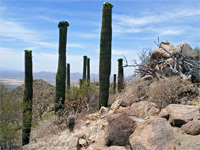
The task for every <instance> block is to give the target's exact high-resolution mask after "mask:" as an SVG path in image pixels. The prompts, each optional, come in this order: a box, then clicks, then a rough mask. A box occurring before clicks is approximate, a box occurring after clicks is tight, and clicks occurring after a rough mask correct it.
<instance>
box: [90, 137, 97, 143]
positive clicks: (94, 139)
mask: <svg viewBox="0 0 200 150" xmlns="http://www.w3.org/2000/svg"><path fill="white" fill-rule="evenodd" d="M88 140H89V141H90V142H91V143H94V142H95V141H96V136H95V135H93V136H90V137H89V138H88Z"/></svg>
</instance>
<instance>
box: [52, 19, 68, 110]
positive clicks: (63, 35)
mask: <svg viewBox="0 0 200 150" xmlns="http://www.w3.org/2000/svg"><path fill="white" fill-rule="evenodd" d="M68 26H69V23H68V22H67V21H61V22H59V24H58V28H59V58H58V70H57V74H56V98H55V113H56V112H58V110H59V109H61V108H62V104H64V103H65V86H66V43H67V27H68Z"/></svg>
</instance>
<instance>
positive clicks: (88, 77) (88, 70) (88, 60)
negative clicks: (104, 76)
mask: <svg viewBox="0 0 200 150" xmlns="http://www.w3.org/2000/svg"><path fill="white" fill-rule="evenodd" d="M87 82H88V84H90V58H87Z"/></svg>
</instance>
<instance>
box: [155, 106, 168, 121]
mask: <svg viewBox="0 0 200 150" xmlns="http://www.w3.org/2000/svg"><path fill="white" fill-rule="evenodd" d="M158 117H161V118H165V119H167V120H168V119H169V113H168V111H167V109H166V108H164V109H162V110H161V112H160V113H159V114H158Z"/></svg>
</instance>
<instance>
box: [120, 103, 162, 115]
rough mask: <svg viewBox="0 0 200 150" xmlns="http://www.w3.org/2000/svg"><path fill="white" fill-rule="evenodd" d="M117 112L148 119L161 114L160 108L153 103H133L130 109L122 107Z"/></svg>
mask: <svg viewBox="0 0 200 150" xmlns="http://www.w3.org/2000/svg"><path fill="white" fill-rule="evenodd" d="M116 112H118V113H123V112H126V113H127V114H128V115H129V116H137V117H139V118H146V117H150V116H156V115H158V113H159V112H160V110H159V108H158V106H157V105H156V104H155V103H153V102H148V101H140V102H137V103H133V104H132V105H131V106H129V107H120V108H119V109H118V110H117V111H116Z"/></svg>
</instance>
